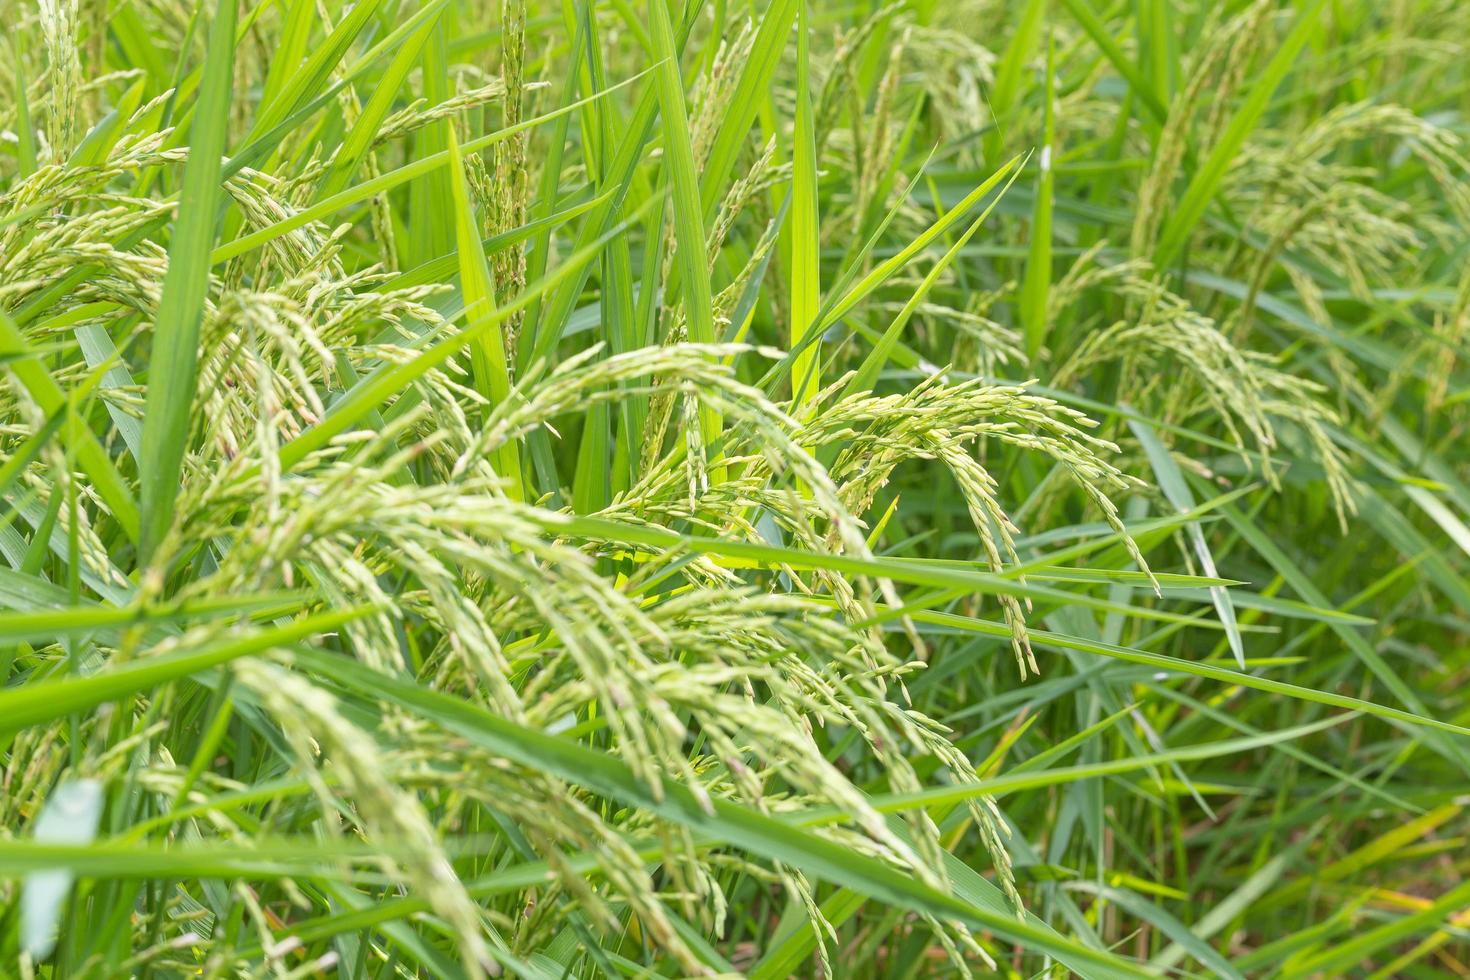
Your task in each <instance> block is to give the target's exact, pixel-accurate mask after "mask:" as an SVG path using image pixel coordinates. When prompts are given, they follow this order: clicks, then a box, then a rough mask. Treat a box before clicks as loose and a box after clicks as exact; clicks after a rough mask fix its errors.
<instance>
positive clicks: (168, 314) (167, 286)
mask: <svg viewBox="0 0 1470 980" xmlns="http://www.w3.org/2000/svg"><path fill="white" fill-rule="evenodd" d="M218 3H219V5H218V8H217V10H216V11H215V18H214V23H213V24H212V25H211V26H210V29H209V44H208V48H207V50H206V53H205V66H204V68H205V71H204V82H203V85H202V87H201V88H200V93H199V107H200V109H201V113H200V115H199V116H198V117H196V121H195V125H194V126H193V131H192V133H191V135H190V145H189V159H188V161H187V162H186V163H185V164H184V185H183V191H182V193H181V195H180V199H179V217H178V221H177V222H176V223H175V225H174V230H173V237H172V239H171V240H170V242H169V251H168V254H169V262H168V271H167V272H166V273H165V274H164V279H163V297H162V299H161V300H160V301H159V305H158V316H157V318H156V320H155V321H154V329H153V355H152V358H151V360H150V362H149V365H148V398H147V407H146V409H145V410H144V416H143V457H144V459H146V460H147V464H146V465H145V466H143V467H142V473H141V477H142V494H141V496H142V507H141V530H140V539H139V542H138V547H139V551H140V552H141V554H142V556H143V559H144V560H145V561H149V560H151V559H152V558H153V556H154V552H155V551H156V549H157V548H158V545H159V543H160V542H161V541H162V539H163V536H164V535H165V534H166V533H167V532H168V529H169V526H170V525H171V524H172V523H173V520H174V513H173V508H174V499H175V498H176V497H177V496H178V492H179V482H180V479H181V476H182V472H183V464H184V454H185V452H186V451H187V448H188V445H187V444H188V440H189V429H190V426H191V424H192V421H193V420H192V417H191V412H192V406H193V402H194V386H195V377H196V374H197V371H198V358H199V332H200V323H201V321H202V320H203V318H204V301H205V295H206V293H207V292H208V289H209V267H210V261H209V248H210V245H211V244H212V242H213V239H214V235H215V225H216V219H217V216H218V201H219V198H220V184H219V180H220V158H221V157H222V156H223V155H224V152H225V140H226V135H227V134H226V128H227V127H228V125H229V117H230V112H229V110H230V98H231V88H232V86H233V81H234V78H233V76H234V65H235V44H234V41H235V4H236V0H218Z"/></svg>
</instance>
